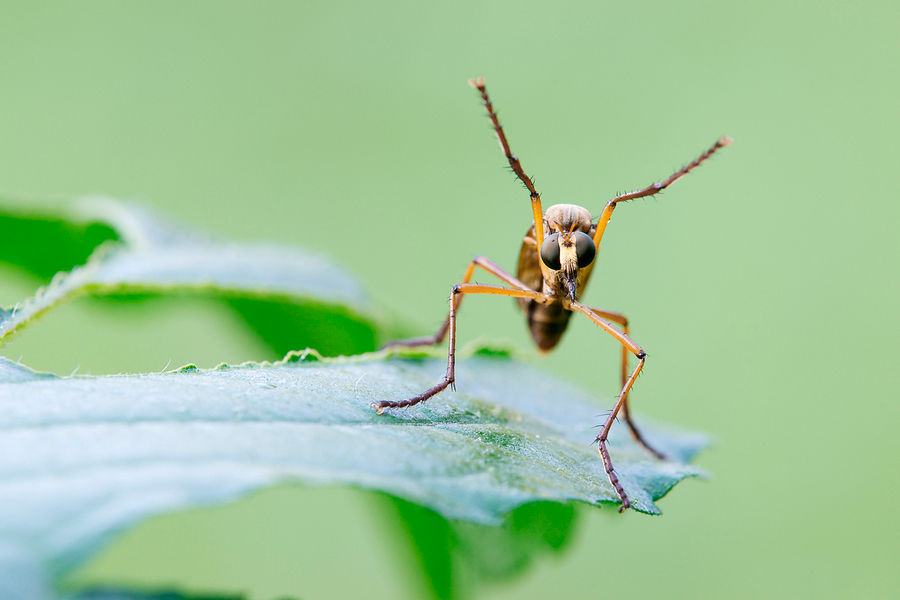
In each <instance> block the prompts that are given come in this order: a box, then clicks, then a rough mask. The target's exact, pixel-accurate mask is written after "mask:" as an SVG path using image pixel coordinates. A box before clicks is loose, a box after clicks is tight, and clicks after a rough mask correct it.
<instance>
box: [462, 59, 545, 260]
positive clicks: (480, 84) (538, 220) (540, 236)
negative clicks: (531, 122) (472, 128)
mask: <svg viewBox="0 0 900 600" xmlns="http://www.w3.org/2000/svg"><path fill="white" fill-rule="evenodd" d="M469 85H471V86H472V87H473V88H475V89H476V90H478V91H479V92H480V93H481V101H482V102H483V103H484V107H485V108H486V109H487V112H488V117H490V119H491V124H493V126H494V131H495V132H497V141H498V142H500V149H501V150H502V151H503V155H504V156H506V159H507V160H508V161H509V166H510V168H511V169H512V170H513V172H514V173H515V174H516V176H517V177H518V178H519V179H521V180H522V183H524V184H525V187H526V188H528V193H529V194H531V212H532V213H534V235H535V239H536V240H537V244H538V248H540V247H541V244H543V243H544V210H543V209H542V208H541V195H540V194H538V191H537V190H536V189H535V187H534V182H533V181H531V177H529V176H528V175H526V174H525V170H524V169H522V163H520V162H519V159H518V158H516V157H515V155H513V153H512V150H510V149H509V142H507V141H506V134H505V133H503V128H502V127H501V126H500V120H499V119H498V118H497V113H495V112H494V106H493V105H492V104H491V99H490V98H489V97H488V95H487V89H486V88H485V87H484V77H477V78H475V79H470V80H469Z"/></svg>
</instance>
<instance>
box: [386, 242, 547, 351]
mask: <svg viewBox="0 0 900 600" xmlns="http://www.w3.org/2000/svg"><path fill="white" fill-rule="evenodd" d="M475 267H481V268H482V269H484V270H485V271H487V272H488V273H490V274H491V275H493V276H495V277H497V278H498V279H500V280H502V281H503V282H504V283H506V284H507V285H509V286H511V287H514V288H516V289H519V290H529V291H531V288H529V287H528V286H527V285H525V284H524V283H522V282H521V281H519V280H518V279H516V278H515V277H513V276H512V275H510V274H509V273H507V272H506V271H504V270H503V269H502V268H500V266H499V265H497V263H495V262H494V261H492V260H490V259H489V258H485V257H484V256H476V257H475V258H473V259H472V262H470V263H469V267H468V268H467V269H466V274H465V275H464V276H463V279H462V283H469V281H471V280H472V275H473V274H474V272H475ZM461 303H462V295H459V296H457V298H456V305H455V307H454V310H459V305H460V304H461ZM449 327H450V316H449V315H448V316H447V318H446V319H445V320H444V323H443V325H441V327H440V329H438V330H437V332H436V333H435V334H434V335H431V336H427V337H420V338H412V339H409V340H393V341H390V342H387V343H386V344H384V345H383V346H382V348H389V347H392V346H410V347H412V346H433V345H435V344H440V343H441V342H443V341H444V338H445V337H446V336H447V330H448V328H449Z"/></svg>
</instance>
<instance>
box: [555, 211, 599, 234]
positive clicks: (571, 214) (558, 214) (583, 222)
mask: <svg viewBox="0 0 900 600" xmlns="http://www.w3.org/2000/svg"><path fill="white" fill-rule="evenodd" d="M544 221H545V222H546V223H547V227H548V229H549V232H548V233H563V232H565V233H568V232H570V231H584V232H585V233H586V232H588V231H590V229H591V213H590V212H589V211H588V209H586V208H584V207H581V206H578V205H576V204H554V205H553V206H551V207H549V208H548V209H547V210H546V212H544Z"/></svg>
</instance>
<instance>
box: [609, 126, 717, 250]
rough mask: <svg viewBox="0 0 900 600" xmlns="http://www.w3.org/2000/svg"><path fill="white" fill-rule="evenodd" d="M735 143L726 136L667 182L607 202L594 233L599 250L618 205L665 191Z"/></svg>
mask: <svg viewBox="0 0 900 600" xmlns="http://www.w3.org/2000/svg"><path fill="white" fill-rule="evenodd" d="M733 141H734V140H732V139H731V138H730V137H728V136H727V135H726V136H724V137H723V138H721V139H720V140H719V141H717V142H716V143H715V144H713V145H712V146H711V147H710V149H709V150H707V151H706V152H704V153H703V154H701V155H700V156H698V157H697V158H696V159H695V160H694V161H693V162H692V163H690V164H688V165H685V166H684V167H681V168H680V169H678V170H677V171H675V172H674V173H672V174H671V175H670V176H669V178H668V179H666V180H665V181H663V182H661V183H654V184H652V185H649V186H647V187H645V188H644V189H642V190H637V191H636V192H629V193H627V194H621V195H619V196H616V197H615V198H613V199H612V200H610V201H609V202H607V203H606V208H604V209H603V213H601V215H600V220H599V221H597V230H596V231H595V232H594V245H595V246H597V247H598V248H599V247H600V239H601V238H602V237H603V232H604V231H606V225H607V224H608V223H609V219H610V217H612V212H613V210H614V209H615V208H616V204H618V203H619V202H627V201H628V200H634V199H635V198H643V197H645V196H652V195H653V194H658V193H659V192H661V191H663V190H664V189H666V188H667V187H669V186H670V185H672V184H673V183H675V182H676V181H678V180H679V179H681V178H682V177H684V176H685V175H687V174H688V173H690V172H691V171H693V170H694V169H696V168H697V167H699V166H700V165H702V164H703V163H704V162H705V161H706V159H708V158H709V157H710V156H712V155H713V154H714V153H715V152H716V150H718V149H719V148H723V147H725V146H729V145H731V143H732V142H733Z"/></svg>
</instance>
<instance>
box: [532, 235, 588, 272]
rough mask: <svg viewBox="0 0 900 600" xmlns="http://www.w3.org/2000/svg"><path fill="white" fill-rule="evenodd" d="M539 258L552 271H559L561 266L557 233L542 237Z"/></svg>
mask: <svg viewBox="0 0 900 600" xmlns="http://www.w3.org/2000/svg"><path fill="white" fill-rule="evenodd" d="M541 260H542V261H544V264H545V265H547V266H548V267H550V268H551V269H553V270H554V271H559V269H560V267H562V265H561V264H560V262H559V234H558V233H553V234H550V235H548V236H547V237H546V238H545V239H544V243H543V244H541ZM579 262H580V261H579Z"/></svg>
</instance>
